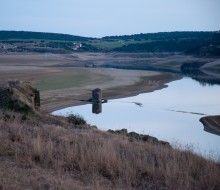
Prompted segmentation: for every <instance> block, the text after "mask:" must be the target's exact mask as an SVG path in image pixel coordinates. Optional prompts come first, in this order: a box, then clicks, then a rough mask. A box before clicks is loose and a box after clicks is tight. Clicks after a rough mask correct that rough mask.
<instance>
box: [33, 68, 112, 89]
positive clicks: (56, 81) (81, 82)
mask: <svg viewBox="0 0 220 190" xmlns="http://www.w3.org/2000/svg"><path fill="white" fill-rule="evenodd" d="M108 80H111V78H110V77H109V76H105V75H101V74H95V73H90V72H88V71H83V72H78V73H76V72H74V73H65V72H64V73H62V74H55V75H51V76H43V77H41V79H40V80H38V82H36V84H35V86H36V87H37V88H38V89H39V90H58V89H66V88H74V87H80V86H86V85H90V84H99V83H102V82H105V81H108Z"/></svg>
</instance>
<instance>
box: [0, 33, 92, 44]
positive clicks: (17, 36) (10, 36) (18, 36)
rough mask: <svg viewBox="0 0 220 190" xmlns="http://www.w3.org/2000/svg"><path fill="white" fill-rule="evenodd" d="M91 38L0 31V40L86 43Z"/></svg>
mask: <svg viewBox="0 0 220 190" xmlns="http://www.w3.org/2000/svg"><path fill="white" fill-rule="evenodd" d="M91 39H93V38H87V37H82V36H73V35H69V34H58V33H46V32H27V31H0V40H1V41H3V40H52V41H54V40H57V41H73V42H74V41H88V40H91Z"/></svg>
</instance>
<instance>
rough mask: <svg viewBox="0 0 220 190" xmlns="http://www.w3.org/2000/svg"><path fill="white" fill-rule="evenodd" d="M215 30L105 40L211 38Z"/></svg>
mask: <svg viewBox="0 0 220 190" xmlns="http://www.w3.org/2000/svg"><path fill="white" fill-rule="evenodd" d="M213 34H214V32H158V33H146V34H143V33H141V34H133V35H122V36H106V37H103V38H102V39H103V40H108V41H112V40H133V41H141V40H148V41H170V40H187V39H206V40H211V39H212V37H213Z"/></svg>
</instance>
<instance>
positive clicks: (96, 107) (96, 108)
mask: <svg viewBox="0 0 220 190" xmlns="http://www.w3.org/2000/svg"><path fill="white" fill-rule="evenodd" d="M92 113H95V114H100V113H102V103H93V104H92Z"/></svg>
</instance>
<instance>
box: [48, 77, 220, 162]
mask: <svg viewBox="0 0 220 190" xmlns="http://www.w3.org/2000/svg"><path fill="white" fill-rule="evenodd" d="M101 106H102V108H100V107H99V109H101V110H102V112H101V113H100V114H94V113H92V104H87V105H82V106H75V107H69V108H65V109H61V110H58V111H55V112H53V113H52V114H54V115H63V116H67V115H68V114H72V113H73V114H79V115H82V116H83V117H84V118H85V119H86V121H87V122H88V123H90V124H92V125H96V126H97V127H98V128H99V129H102V130H108V129H113V130H116V129H122V128H126V129H128V131H129V132H130V131H135V132H138V133H142V134H149V135H151V136H154V137H156V138H158V139H159V140H165V141H168V142H170V143H171V144H175V143H176V142H177V143H178V144H179V143H180V144H181V145H183V146H188V147H189V146H192V147H193V151H194V152H196V153H198V154H201V155H203V156H208V155H209V154H211V155H212V157H213V158H214V159H217V160H219V161H220V136H218V135H216V134H212V133H209V132H206V131H204V127H203V125H202V123H200V122H199V119H200V118H201V117H203V116H205V115H219V114H220V86H219V85H212V86H210V85H205V86H204V85H201V84H200V83H198V82H196V81H194V80H192V79H191V78H183V79H181V80H177V81H174V82H171V83H168V87H167V88H164V89H162V90H157V91H154V92H151V93H144V94H140V95H137V96H133V97H128V98H121V99H115V100H109V101H108V103H104V104H102V105H101ZM93 109H94V108H93Z"/></svg>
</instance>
